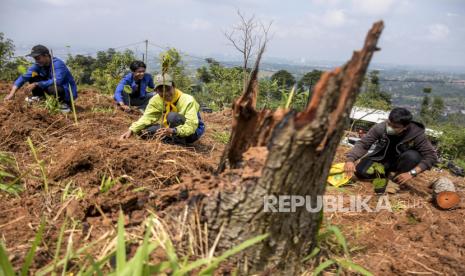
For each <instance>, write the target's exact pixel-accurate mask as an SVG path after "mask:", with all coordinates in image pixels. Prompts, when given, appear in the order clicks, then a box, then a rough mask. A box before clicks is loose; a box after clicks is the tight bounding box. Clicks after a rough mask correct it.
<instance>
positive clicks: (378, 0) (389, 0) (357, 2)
mask: <svg viewBox="0 0 465 276" xmlns="http://www.w3.org/2000/svg"><path fill="white" fill-rule="evenodd" d="M395 2H396V1H395V0H352V5H353V8H354V9H355V10H357V11H360V12H362V13H365V14H368V15H382V14H385V13H387V12H389V11H390V10H391V9H392V7H393V6H394V3H395Z"/></svg>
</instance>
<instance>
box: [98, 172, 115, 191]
mask: <svg viewBox="0 0 465 276" xmlns="http://www.w3.org/2000/svg"><path fill="white" fill-rule="evenodd" d="M117 182H118V179H113V178H112V177H111V176H108V177H107V175H106V174H105V175H103V176H102V181H100V192H101V193H106V192H108V191H109V190H110V189H111V188H113V186H115V184H116V183H117Z"/></svg>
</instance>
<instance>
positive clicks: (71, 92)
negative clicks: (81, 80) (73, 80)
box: [69, 84, 78, 124]
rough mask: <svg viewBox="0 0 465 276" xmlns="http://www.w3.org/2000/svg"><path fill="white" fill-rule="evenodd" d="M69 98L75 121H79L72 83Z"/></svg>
mask: <svg viewBox="0 0 465 276" xmlns="http://www.w3.org/2000/svg"><path fill="white" fill-rule="evenodd" d="M69 98H70V100H71V110H72V111H73V118H74V123H75V124H77V123H78V119H77V116H76V107H75V106H74V97H73V90H71V84H70V85H69Z"/></svg>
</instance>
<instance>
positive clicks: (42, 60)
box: [5, 45, 77, 113]
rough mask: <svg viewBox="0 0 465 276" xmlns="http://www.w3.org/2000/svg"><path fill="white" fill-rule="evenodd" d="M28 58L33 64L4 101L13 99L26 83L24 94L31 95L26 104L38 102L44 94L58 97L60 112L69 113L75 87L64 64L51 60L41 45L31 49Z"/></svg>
mask: <svg viewBox="0 0 465 276" xmlns="http://www.w3.org/2000/svg"><path fill="white" fill-rule="evenodd" d="M28 56H31V57H33V58H34V60H35V64H33V65H32V66H31V67H29V68H28V70H27V72H26V73H25V74H24V75H21V76H19V78H18V79H17V80H16V81H15V83H14V85H13V87H12V88H11V91H10V93H9V94H8V95H7V96H6V97H5V100H9V99H11V98H13V97H14V95H15V93H16V91H17V90H18V89H19V88H21V87H22V86H23V85H24V84H25V83H26V82H28V83H29V84H28V85H27V86H26V92H28V93H32V96H29V97H27V98H26V101H27V102H34V101H39V100H40V99H43V98H44V97H45V95H46V94H47V95H50V96H56V95H58V101H59V102H60V109H61V111H62V112H64V113H66V112H70V103H71V97H73V99H76V98H77V86H76V82H75V81H74V78H73V76H72V75H71V72H70V71H69V69H68V67H66V64H65V63H64V62H63V61H62V60H61V59H59V58H56V57H54V58H53V60H52V56H51V55H50V52H49V50H48V49H47V47H45V46H43V45H36V46H34V47H32V50H31V53H30V54H29V55H28ZM52 62H53V66H54V69H55V79H56V91H55V84H54V81H53V70H52ZM70 89H71V91H70Z"/></svg>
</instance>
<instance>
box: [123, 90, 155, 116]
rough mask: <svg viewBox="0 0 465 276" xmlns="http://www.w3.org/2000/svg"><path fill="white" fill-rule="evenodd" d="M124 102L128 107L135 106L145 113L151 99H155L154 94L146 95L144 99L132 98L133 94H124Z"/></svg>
mask: <svg viewBox="0 0 465 276" xmlns="http://www.w3.org/2000/svg"><path fill="white" fill-rule="evenodd" d="M122 94H123V102H124V104H125V105H127V106H135V107H137V108H139V109H140V110H142V111H144V110H145V108H146V107H147V105H148V104H149V101H150V99H151V98H152V97H153V95H154V93H146V94H145V97H144V98H140V97H131V94H128V93H125V92H123V93H122Z"/></svg>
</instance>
